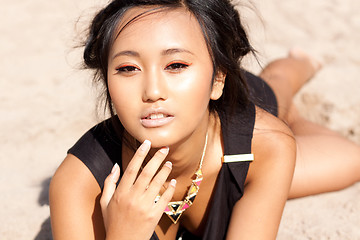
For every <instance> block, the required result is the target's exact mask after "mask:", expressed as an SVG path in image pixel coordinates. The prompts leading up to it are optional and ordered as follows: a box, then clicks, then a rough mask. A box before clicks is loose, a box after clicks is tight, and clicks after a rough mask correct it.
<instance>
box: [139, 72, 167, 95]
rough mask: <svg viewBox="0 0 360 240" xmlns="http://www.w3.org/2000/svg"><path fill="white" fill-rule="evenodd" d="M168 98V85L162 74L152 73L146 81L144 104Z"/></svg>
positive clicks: (146, 76) (147, 75) (147, 76)
mask: <svg viewBox="0 0 360 240" xmlns="http://www.w3.org/2000/svg"><path fill="white" fill-rule="evenodd" d="M166 98H167V83H166V80H165V79H164V77H163V76H162V74H161V73H158V72H156V71H151V72H149V73H148V74H146V75H145V79H144V92H143V101H144V102H156V101H159V100H165V99H166Z"/></svg>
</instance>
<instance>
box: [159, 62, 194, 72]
mask: <svg viewBox="0 0 360 240" xmlns="http://www.w3.org/2000/svg"><path fill="white" fill-rule="evenodd" d="M189 66H191V64H188V63H184V62H172V63H170V64H168V65H167V66H166V67H165V69H166V70H170V71H181V70H183V69H186V68H188V67H189Z"/></svg>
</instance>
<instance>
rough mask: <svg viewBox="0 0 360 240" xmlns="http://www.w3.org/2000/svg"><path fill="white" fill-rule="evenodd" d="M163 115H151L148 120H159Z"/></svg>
mask: <svg viewBox="0 0 360 240" xmlns="http://www.w3.org/2000/svg"><path fill="white" fill-rule="evenodd" d="M164 117H165V116H164V114H162V113H158V114H151V115H150V116H149V117H148V119H159V118H164Z"/></svg>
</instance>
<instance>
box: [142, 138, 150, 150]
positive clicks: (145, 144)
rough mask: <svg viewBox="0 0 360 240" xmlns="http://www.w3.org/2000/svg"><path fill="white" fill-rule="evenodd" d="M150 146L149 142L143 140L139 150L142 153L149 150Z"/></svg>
mask: <svg viewBox="0 0 360 240" xmlns="http://www.w3.org/2000/svg"><path fill="white" fill-rule="evenodd" d="M150 146H151V142H150V141H149V140H145V141H144V142H143V144H141V146H140V149H141V150H142V151H147V150H149V149H150Z"/></svg>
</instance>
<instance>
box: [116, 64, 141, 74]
mask: <svg viewBox="0 0 360 240" xmlns="http://www.w3.org/2000/svg"><path fill="white" fill-rule="evenodd" d="M138 70H139V69H138V68H137V67H135V66H131V65H126V66H120V67H118V68H116V71H117V72H119V73H131V72H135V71H138Z"/></svg>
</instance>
